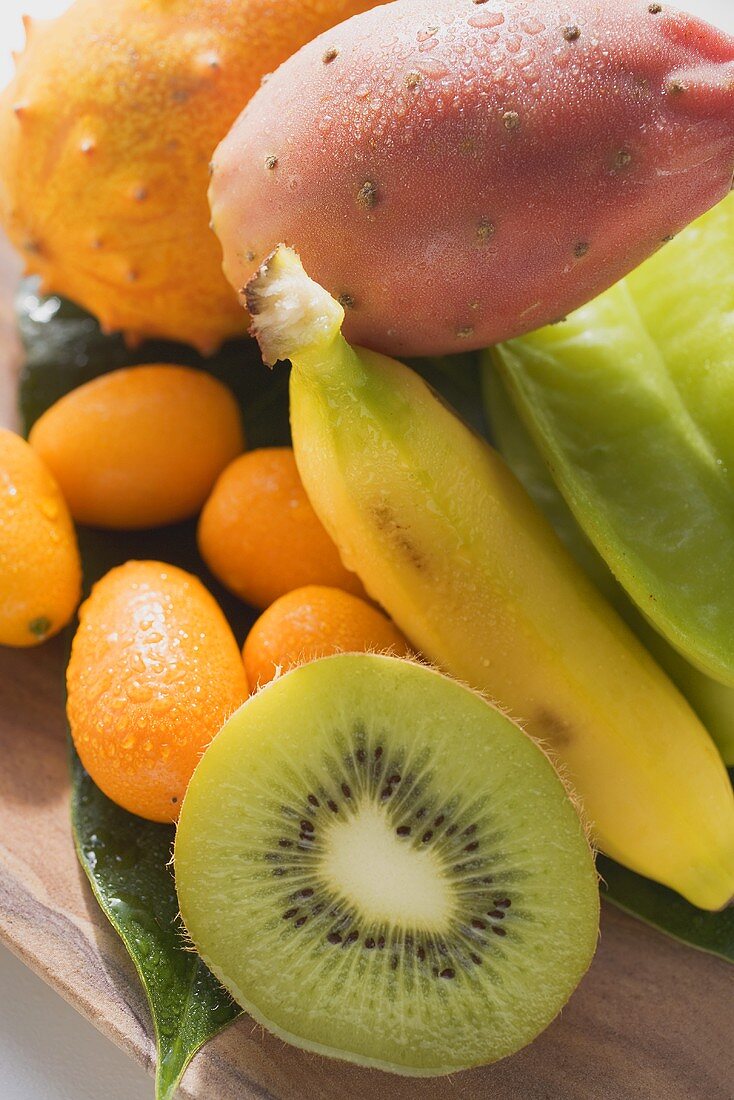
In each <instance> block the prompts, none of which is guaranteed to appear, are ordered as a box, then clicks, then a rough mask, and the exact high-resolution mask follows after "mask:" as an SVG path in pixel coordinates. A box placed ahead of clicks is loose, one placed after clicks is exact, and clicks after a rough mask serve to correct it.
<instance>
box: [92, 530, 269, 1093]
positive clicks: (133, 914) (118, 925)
mask: <svg viewBox="0 0 734 1100" xmlns="http://www.w3.org/2000/svg"><path fill="white" fill-rule="evenodd" d="M78 535H79V546H80V549H81V553H82V561H83V565H84V587H85V591H88V590H89V589H90V588H91V586H92V585H93V584H94V583H95V581H97V580H98V579H99V578H100V577H101V576H103V575H104V574H105V573H106V572H108V570H110V569H112V568H114V567H115V566H116V565H120V564H121V563H122V562H124V561H128V560H129V559H130V558H141V557H147V558H154V559H159V560H161V561H166V562H171V563H173V564H175V565H178V566H180V567H181V568H182V569H188V570H190V571H191V572H195V573H197V574H199V575H200V576H202V578H203V579H204V582H205V583H206V584H207V586H208V587H209V588H210V590H211V591H212V592H213V593H214V595H215V596H216V597H217V599H218V600H219V602H220V605H221V606H222V607H223V608H224V610H225V612H226V613H228V614H229V618H230V622H231V623H232V625H233V629H235V631H236V632H237V633H238V634H239V636H240V637H241V638H243V637H244V635H245V633H246V632H247V629H248V626H249V622H250V621H251V619H252V617H253V612H252V611H251V610H250V609H249V608H247V607H246V606H245V605H244V604H242V603H241V602H240V601H238V600H235V599H234V598H233V597H232V596H231V595H230V594H229V593H227V592H226V591H225V590H224V589H223V588H222V587H221V586H220V585H219V584H218V582H217V581H215V580H214V578H213V577H211V575H209V574H208V572H207V570H206V568H205V566H204V564H203V562H202V561H201V558H200V557H199V554H198V550H197V547H196V524H195V523H194V522H189V523H181V524H176V525H174V526H171V527H162V528H158V529H156V530H153V531H115V532H109V531H99V530H92V529H90V528H83V527H82V528H79V531H78ZM71 768H72V798H71V819H72V830H73V834H74V843H75V846H76V850H77V854H78V856H79V861H80V863H81V865H82V867H83V869H84V871H85V872H86V874H87V877H88V878H89V881H90V884H91V887H92V890H93V892H94V895H95V897H96V898H97V901H98V902H99V904H100V906H101V908H102V910H103V912H104V913H105V915H106V916H107V917H108V919H109V920H110V922H111V923H112V925H113V927H114V928H115V930H116V931H117V933H118V934H119V935H120V937H121V939H122V941H123V943H124V944H125V947H126V948H127V950H128V953H129V954H130V957H131V959H132V961H133V963H134V965H135V968H136V970H137V972H138V974H139V975H140V980H141V981H142V983H143V987H144V989H145V992H146V994H147V997H148V1001H149V1004H150V1009H151V1015H152V1017H153V1026H154V1030H155V1037H156V1047H157V1054H158V1057H157V1066H156V1096H157V1098H158V1100H169V1098H171V1097H173V1095H174V1093H175V1091H176V1087H177V1085H178V1082H179V1081H180V1079H181V1075H182V1074H183V1072H184V1070H185V1068H186V1066H187V1064H188V1063H189V1061H190V1060H191V1058H192V1057H193V1055H194V1054H195V1053H196V1051H197V1050H198V1049H199V1048H200V1047H201V1046H202V1044H203V1043H205V1042H207V1040H208V1039H210V1038H211V1037H212V1036H213V1035H216V1034H217V1032H218V1031H221V1029H222V1028H223V1027H225V1026H226V1025H227V1024H228V1023H229V1022H230V1021H231V1020H233V1019H235V1018H236V1016H238V1015H239V1013H240V1009H239V1008H238V1006H236V1005H235V1004H233V1002H232V1001H231V999H230V997H229V995H228V994H227V993H225V991H224V990H223V989H222V987H221V986H220V984H219V982H218V981H217V980H216V978H214V977H213V975H212V974H211V973H210V972H209V971H208V969H207V968H206V966H205V965H204V964H203V963H202V961H201V959H200V958H199V957H198V955H196V953H195V952H193V951H190V950H188V948H187V946H186V944H185V941H184V938H183V928H182V925H181V923H180V921H179V918H178V901H177V899H176V889H175V884H174V879H173V873H172V870H171V868H170V859H171V851H172V846H173V837H174V830H173V827H172V826H167V825H157V824H155V823H153V822H150V821H145V820H144V819H143V818H140V817H136V816H135V815H134V814H130V813H128V812H127V811H126V810H123V809H121V808H120V807H119V806H117V805H115V803H114V802H112V801H110V799H108V798H107V797H106V796H105V795H104V794H102V792H101V791H100V790H99V789H98V788H97V787H96V786H95V784H94V782H93V781H92V780H91V779H90V777H89V776H88V775H87V773H86V772H85V771H84V768H83V767H82V765H81V762H80V760H79V757H78V756H77V754H76V752H75V751H74V749H73V746H72V747H71Z"/></svg>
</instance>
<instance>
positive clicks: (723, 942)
mask: <svg viewBox="0 0 734 1100" xmlns="http://www.w3.org/2000/svg"><path fill="white" fill-rule="evenodd" d="M597 868H598V870H599V874H600V875H601V876H602V879H603V881H604V885H602V891H601V896H602V897H603V898H606V899H607V901H611V902H612V903H613V904H614V905H616V906H618V908H620V909H624V911H625V912H626V913H630V914H631V915H632V916H633V917H637V918H638V919H639V920H643V921H645V923H646V924H651V925H652V926H653V928H657V929H658V931H660V932H664V933H665V934H666V935H667V936H672V937H673V939H676V940H679V941H680V942H681V943H685V944H688V946H689V947H696V948H698V949H699V951H707V952H708V953H709V954H711V955H718V956H719V957H720V958H722V959H726V960H728V961H729V962H734V909H731V908H730V909H724V910H722V911H721V912H720V913H709V912H707V911H706V910H704V909H696V907H695V905H691V904H690V902H687V901H686V900H685V899H684V898H682V897H681V896H680V894H676V893H675V892H674V891H673V890H668V889H667V887H665V886H661V885H660V884H659V883H657V882H652V881H651V879H649V878H643V877H642V876H641V875H636V874H635V873H634V871H628V870H627V868H626V867H620V865H619V864H618V863H615V862H614V861H613V860H611V859H607V858H606V856H599V857H598V858H597Z"/></svg>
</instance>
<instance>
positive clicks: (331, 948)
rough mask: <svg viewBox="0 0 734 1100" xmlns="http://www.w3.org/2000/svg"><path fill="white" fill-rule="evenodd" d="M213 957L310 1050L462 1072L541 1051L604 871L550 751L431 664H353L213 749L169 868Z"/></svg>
mask: <svg viewBox="0 0 734 1100" xmlns="http://www.w3.org/2000/svg"><path fill="white" fill-rule="evenodd" d="M174 865H175V871H176V883H177V889H178V896H179V903H180V907H181V914H182V916H183V920H184V923H185V925H186V928H187V930H188V933H189V935H190V937H191V939H192V941H193V943H194V944H195V946H196V948H197V949H198V951H199V953H200V954H201V956H202V957H203V959H204V961H205V962H206V964H207V965H208V966H209V967H210V968H211V970H212V971H213V972H214V973H215V974H216V975H217V977H218V978H219V979H220V980H221V981H222V983H223V984H224V986H225V987H226V988H227V989H228V990H229V991H230V992H231V994H232V995H233V997H234V998H235V999H236V1000H237V1001H238V1002H239V1003H240V1004H241V1005H242V1006H243V1008H245V1009H246V1010H247V1011H248V1012H249V1013H250V1014H251V1015H252V1016H253V1017H254V1018H255V1019H256V1020H257V1021H259V1022H260V1023H261V1024H263V1025H264V1026H265V1027H266V1028H268V1029H269V1030H270V1031H272V1032H274V1033H275V1034H277V1035H279V1036H280V1037H281V1038H283V1039H285V1040H287V1041H288V1042H290V1043H293V1044H295V1045H296V1046H299V1047H302V1048H304V1049H307V1050H311V1051H317V1052H319V1053H321V1054H326V1055H330V1056H333V1057H339V1058H344V1059H346V1060H348V1061H352V1062H357V1063H360V1064H363V1065H370V1066H376V1067H379V1068H381V1069H385V1070H391V1071H393V1072H397V1073H404V1074H415V1075H433V1074H443V1073H451V1072H455V1071H456V1070H459V1069H463V1068H468V1067H470V1066H474V1065H479V1064H485V1063H488V1062H493V1061H496V1060H497V1059H499V1058H502V1057H504V1056H506V1055H508V1054H512V1053H513V1052H515V1051H517V1050H519V1049H520V1048H521V1047H523V1046H524V1045H525V1044H527V1043H528V1042H530V1041H531V1040H532V1039H533V1038H534V1037H535V1036H536V1035H537V1034H538V1033H539V1032H540V1031H541V1030H542V1029H543V1028H544V1027H546V1025H547V1024H548V1023H550V1021H551V1020H552V1019H553V1017H554V1016H555V1015H556V1014H557V1012H558V1011H559V1009H560V1008H561V1007H562V1006H563V1004H564V1003H565V1002H566V1000H567V999H568V997H569V996H570V994H571V993H572V991H573V990H574V988H575V987H576V985H577V984H578V982H579V980H580V979H581V977H582V975H583V974H584V972H585V971H586V969H587V967H588V965H589V963H590V961H591V958H592V956H593V953H594V949H595V946H596V941H597V931H598V918H599V897H598V890H597V879H596V874H595V870H594V862H593V856H592V853H591V850H590V848H589V844H588V842H587V839H586V835H585V831H584V828H583V826H582V824H581V821H580V819H579V817H578V814H577V812H576V809H575V808H574V805H573V804H572V802H571V800H570V799H569V797H568V795H567V793H566V790H565V788H564V786H563V784H562V782H561V780H560V779H559V778H558V776H557V774H556V772H555V770H554V769H553V767H552V765H551V763H550V762H549V760H548V759H547V757H546V756H545V755H544V753H543V752H542V751H541V749H540V748H539V747H538V746H537V745H536V744H535V743H534V742H533V741H532V740H531V739H530V738H529V737H527V736H526V734H524V733H523V731H522V730H521V729H520V728H519V727H518V726H516V725H515V724H514V723H513V722H511V721H510V719H509V718H507V717H506V716H504V715H503V714H502V713H501V712H500V711H498V710H496V709H495V708H494V707H492V706H490V705H489V704H488V703H487V702H486V701H485V700H484V699H483V698H481V697H480V696H478V695H477V694H475V693H474V692H472V691H470V690H469V689H468V688H465V687H463V686H462V685H460V684H458V683H456V682H455V681H452V680H449V679H447V678H446V677H445V676H443V675H441V674H440V673H438V672H435V671H434V670H432V669H429V668H426V667H425V666H423V665H419V664H414V663H412V662H410V661H406V660H400V659H397V658H393V657H387V656H380V655H376V654H339V655H337V656H334V657H327V658H324V659H322V660H318V661H314V662H312V663H310V664H307V665H303V666H301V667H300V668H296V669H294V670H293V671H291V672H288V673H287V674H286V675H285V676H282V677H281V678H280V679H277V680H275V681H273V682H272V683H271V684H269V685H267V686H266V687H265V688H263V689H262V690H261V691H260V692H259V693H258V694H257V695H255V696H254V697H253V698H252V699H250V700H249V701H248V702H247V703H245V704H244V706H243V707H241V708H240V710H238V711H237V712H236V713H235V714H234V715H233V716H232V717H231V718H230V719H229V721H228V722H227V723H226V725H225V726H224V727H223V729H222V731H221V733H219V734H218V735H217V737H216V738H215V739H214V741H213V742H212V744H211V745H210V746H209V748H208V749H207V751H206V753H205V754H204V756H203V758H202V760H201V761H200V763H199V766H198V768H197V769H196V772H195V774H194V777H193V779H192V780H191V783H190V785H189V789H188V791H187V794H186V796H185V799H184V802H183V808H182V811H181V817H180V820H179V825H178V831H177V835H176V846H175V855H174Z"/></svg>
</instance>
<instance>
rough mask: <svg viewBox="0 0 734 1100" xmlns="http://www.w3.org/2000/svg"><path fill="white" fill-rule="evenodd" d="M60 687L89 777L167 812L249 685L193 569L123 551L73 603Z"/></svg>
mask: <svg viewBox="0 0 734 1100" xmlns="http://www.w3.org/2000/svg"><path fill="white" fill-rule="evenodd" d="M67 692H68V696H67V714H68V718H69V726H70V728H71V734H72V737H73V740H74V744H75V746H76V749H77V752H78V753H79V756H80V758H81V761H82V763H83V765H84V767H85V768H86V769H87V771H88V772H89V774H90V775H91V777H92V779H93V780H94V782H95V783H96V784H97V786H98V787H100V788H101V790H102V791H104V793H105V794H106V795H107V796H108V797H109V798H111V799H112V800H113V801H114V802H116V803H118V805H120V806H123V807H124V808H125V809H126V810H129V811H130V812H131V813H134V814H139V815H140V816H141V817H145V818H148V819H149V820H151V821H175V820H176V818H177V817H178V813H179V809H180V806H181V800H182V798H183V796H184V794H185V792H186V787H187V785H188V782H189V779H190V778H191V775H192V773H193V771H194V768H195V767H196V764H197V762H198V760H199V757H200V756H201V754H202V753H203V751H204V749H205V748H206V747H207V745H208V744H209V742H210V741H211V740H212V738H213V737H214V736H215V735H216V734H217V733H218V731H219V729H220V728H221V726H222V725H223V723H224V722H225V720H226V719H227V718H228V717H229V716H230V714H231V713H232V712H233V711H234V710H236V709H237V707H238V706H239V705H240V704H241V703H242V702H243V701H244V700H245V699H246V698H247V692H248V688H247V680H246V678H245V673H244V669H243V667H242V661H241V659H240V654H239V650H238V647H237V643H236V642H235V639H234V636H233V634H232V631H231V630H230V627H229V624H228V623H227V621H226V619H225V617H224V615H223V614H222V611H221V610H220V608H219V606H218V604H217V603H216V601H215V600H214V598H213V597H212V596H211V595H210V593H209V592H208V591H207V589H206V588H205V587H204V586H203V584H202V583H201V582H200V581H199V580H198V578H197V577H194V576H192V575H191V574H189V573H186V572H184V571H183V570H182V569H178V568H176V567H175V566H172V565H166V564H164V563H162V562H155V561H129V562H127V563H126V564H125V565H121V566H119V567H118V568H116V569H112V570H111V571H110V572H109V573H107V574H106V576H104V577H103V578H102V579H101V580H100V581H98V583H97V584H96V585H95V586H94V588H93V589H92V593H91V595H90V597H89V599H88V600H86V602H85V603H84V604H83V605H82V607H81V610H80V613H79V629H78V631H77V634H76V636H75V638H74V642H73V645H72V651H71V658H70V661H69V666H68V669H67Z"/></svg>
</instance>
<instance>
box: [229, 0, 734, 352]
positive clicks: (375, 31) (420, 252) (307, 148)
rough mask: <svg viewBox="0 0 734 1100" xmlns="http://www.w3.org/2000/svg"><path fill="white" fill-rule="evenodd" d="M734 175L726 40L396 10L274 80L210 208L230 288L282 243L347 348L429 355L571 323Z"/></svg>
mask: <svg viewBox="0 0 734 1100" xmlns="http://www.w3.org/2000/svg"><path fill="white" fill-rule="evenodd" d="M571 16H572V17H571ZM733 169H734V38H732V37H731V36H729V35H726V34H724V33H723V32H721V31H717V30H715V29H714V28H713V27H711V26H709V25H707V24H706V23H703V22H701V21H700V20H699V19H695V18H694V17H692V16H690V15H686V14H684V13H682V12H678V11H675V10H674V9H671V8H668V6H667V5H662V6H661V5H660V4H650V3H649V2H646V0H644V2H641V0H605V2H604V3H600V2H599V0H574V3H573V5H571V6H569V5H568V3H567V2H566V0H537V2H536V3H534V4H532V5H528V4H525V3H522V2H519V0H518V2H513V0H489V2H486V3H485V2H482V0H436V3H434V4H431V5H430V7H426V5H424V4H417V3H414V2H413V0H397V2H396V3H392V4H388V5H386V6H385V7H379V8H376V9H374V10H373V11H370V12H367V13H366V14H363V15H359V16H356V17H354V18H352V19H350V20H348V21H347V22H345V23H342V24H341V25H340V26H339V27H337V28H335V29H334V30H331V31H329V32H328V33H326V34H324V35H321V36H320V37H319V38H317V39H315V41H313V42H312V43H310V44H309V45H307V46H305V47H303V48H302V49H301V50H299V52H298V53H297V54H295V55H294V56H293V57H291V58H290V60H288V61H287V62H285V63H284V64H283V65H282V66H281V67H280V68H279V69H278V70H277V71H276V72H275V73H274V74H273V76H272V77H271V78H270V80H269V81H268V82H267V83H266V84H265V85H264V86H263V87H262V88H261V89H260V90H259V91H258V93H257V94H256V95H255V97H254V99H253V100H252V101H251V103H250V104H249V105H248V106H247V107H246V109H245V110H244V112H243V113H242V114H241V115H240V117H239V119H238V120H237V122H236V123H235V125H234V127H233V128H232V130H231V131H230V133H229V135H228V136H227V137H226V138H225V140H224V141H223V142H222V144H221V145H220V146H219V148H218V149H217V151H216V153H215V156H214V173H213V179H212V184H211V189H210V200H211V207H212V214H213V224H214V228H215V230H216V232H217V234H218V236H219V238H220V240H221V242H222V245H223V248H224V268H225V273H226V274H227V276H228V277H229V279H230V281H231V282H232V284H233V285H234V286H235V287H236V288H237V289H240V288H241V287H242V286H244V284H245V283H246V282H247V280H248V278H249V277H250V275H251V274H252V272H253V271H254V270H255V268H256V267H257V266H258V264H259V263H261V262H262V260H263V258H264V257H265V256H266V255H267V254H268V253H269V252H270V251H271V249H272V248H273V247H274V246H275V245H276V244H277V243H278V242H280V241H285V242H286V243H288V244H291V245H293V246H294V247H296V248H297V249H298V250H299V252H300V253H301V256H302V258H303V262H304V264H305V266H306V267H307V269H308V270H309V271H310V272H311V274H312V275H313V276H314V278H315V279H317V280H318V281H319V282H320V283H321V284H322V285H324V286H325V287H326V288H327V289H328V290H329V291H330V292H331V293H332V294H333V295H334V296H335V297H337V298H339V299H340V300H341V302H342V303H343V304H344V305H345V306H346V307H348V308H347V321H346V325H345V333H346V335H347V337H348V338H349V339H350V340H351V341H352V342H357V343H362V344H366V345H368V346H370V347H373V348H376V349H379V350H381V351H385V352H388V353H391V354H397V355H421V354H427V353H432V354H436V353H442V352H450V351H456V350H466V349H468V348H473V347H481V346H484V345H487V344H491V343H495V342H497V341H499V340H504V339H507V338H509V337H512V336H515V335H518V334H519V333H522V332H524V331H527V330H529V329H533V328H537V327H538V326H540V325H542V324H545V323H548V322H551V321H553V320H556V319H558V318H560V317H562V316H564V315H565V314H566V313H568V312H569V311H570V310H572V309H575V308H576V307H577V306H579V305H581V304H582V303H583V302H585V301H587V300H588V299H590V298H592V297H594V296H595V295H596V294H598V293H600V292H601V291H602V290H604V289H605V288H606V287H608V286H609V285H610V284H612V283H613V282H615V281H616V280H617V279H619V278H621V277H622V276H623V275H625V274H626V273H627V272H628V271H629V270H631V269H632V268H633V267H635V266H636V265H637V264H639V263H641V262H642V260H644V259H645V258H646V257H647V256H649V255H650V253H652V252H653V251H654V250H655V249H656V248H658V247H659V246H660V244H661V243H662V242H663V241H664V240H665V239H666V238H668V237H669V236H670V235H672V234H675V233H677V232H678V231H679V230H680V229H682V228H683V227H684V226H685V225H686V224H687V223H688V222H689V221H691V220H692V219H693V218H695V217H697V216H698V215H699V214H701V213H702V212H703V211H704V210H706V209H707V208H708V207H710V206H713V205H714V204H715V203H716V202H718V201H719V200H720V199H722V198H723V197H724V195H725V194H726V192H727V191H728V189H729V187H730V186H731V179H732V170H733Z"/></svg>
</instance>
